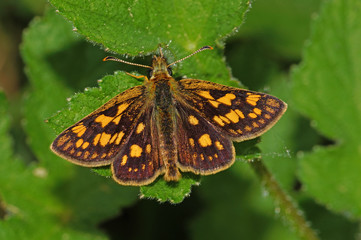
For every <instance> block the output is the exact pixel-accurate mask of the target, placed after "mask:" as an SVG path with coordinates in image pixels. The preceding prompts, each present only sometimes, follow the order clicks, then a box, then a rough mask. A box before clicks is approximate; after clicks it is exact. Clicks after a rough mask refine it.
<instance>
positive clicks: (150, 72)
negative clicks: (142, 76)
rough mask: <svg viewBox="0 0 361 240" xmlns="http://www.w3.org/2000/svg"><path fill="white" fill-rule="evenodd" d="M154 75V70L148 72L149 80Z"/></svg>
mask: <svg viewBox="0 0 361 240" xmlns="http://www.w3.org/2000/svg"><path fill="white" fill-rule="evenodd" d="M152 75H153V70H150V71H149V72H148V78H151V77H152Z"/></svg>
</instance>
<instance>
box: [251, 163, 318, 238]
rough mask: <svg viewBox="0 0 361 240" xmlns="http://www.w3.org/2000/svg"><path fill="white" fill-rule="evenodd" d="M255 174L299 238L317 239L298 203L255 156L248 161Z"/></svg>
mask: <svg viewBox="0 0 361 240" xmlns="http://www.w3.org/2000/svg"><path fill="white" fill-rule="evenodd" d="M249 162H250V163H251V166H252V168H253V170H254V171H255V173H256V174H257V176H258V177H259V178H260V180H261V182H262V184H263V185H264V187H265V188H266V190H267V191H268V192H269V193H270V195H271V196H272V197H273V198H274V201H275V204H276V210H278V211H279V213H280V214H281V216H283V217H284V219H285V220H286V222H288V224H289V225H290V226H291V227H292V228H293V229H294V230H295V231H296V232H297V234H298V235H299V237H300V238H301V239H307V240H318V239H319V238H318V236H317V234H316V232H315V231H314V230H313V229H312V228H311V226H310V224H309V223H308V222H307V221H306V219H305V216H304V214H303V212H302V210H301V209H300V208H299V207H298V205H297V204H296V203H295V201H293V200H292V199H291V197H290V196H289V195H288V194H286V192H285V191H284V190H283V189H282V188H281V186H280V185H279V184H278V182H277V181H276V180H275V178H274V177H273V175H272V174H271V173H270V172H269V171H268V169H267V167H266V166H265V165H264V164H263V162H262V160H261V158H256V159H254V160H253V161H249Z"/></svg>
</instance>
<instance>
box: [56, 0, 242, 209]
mask: <svg viewBox="0 0 361 240" xmlns="http://www.w3.org/2000/svg"><path fill="white" fill-rule="evenodd" d="M52 4H53V5H54V6H55V7H56V8H57V9H58V11H59V12H60V13H61V14H62V15H64V16H65V17H66V18H68V19H69V20H71V21H72V23H73V24H74V26H75V28H76V29H77V31H78V32H79V33H81V34H84V35H86V37H87V38H88V39H89V40H91V41H93V42H95V43H98V44H102V45H103V46H104V47H106V48H107V49H110V50H111V51H115V52H117V53H122V54H127V55H136V54H143V55H144V54H145V55H146V54H149V53H150V52H154V51H155V50H156V49H157V48H158V47H159V44H161V45H162V46H163V47H165V48H164V49H163V52H164V54H165V55H166V56H167V57H168V58H169V61H172V60H178V59H180V58H182V57H185V56H187V55H188V54H190V53H192V52H193V51H194V50H196V49H198V48H200V47H202V46H203V45H215V44H218V45H219V46H220V47H222V44H223V42H222V41H223V40H224V39H225V37H226V36H228V35H230V34H232V33H233V32H234V30H235V29H237V28H238V27H239V25H240V24H241V23H242V21H243V16H244V14H245V12H246V11H247V9H248V7H249V2H248V1H226V2H217V1H208V2H205V1H192V4H191V7H189V8H184V6H187V5H189V4H190V2H189V1H157V2H154V1H152V2H151V1H148V2H145V1H144V2H142V3H139V2H133V1H129V2H122V3H119V2H107V3H104V2H103V1H93V2H92V4H88V2H85V1H72V2H71V3H70V2H69V1H56V0H54V1H52ZM160 6H161V7H160ZM159 9H167V11H160V10H159ZM172 11H176V12H177V15H174V14H175V12H172ZM175 16H176V17H175ZM165 44H169V46H168V47H166V46H165ZM222 55H223V51H222V50H221V49H219V48H217V49H216V50H213V51H208V52H204V53H200V54H197V55H195V56H193V57H192V58H189V59H187V60H186V61H184V62H182V63H181V64H179V65H178V64H177V65H178V66H176V67H175V68H174V72H175V77H177V78H178V77H182V76H187V77H189V78H203V79H206V80H213V81H215V82H218V83H223V84H228V85H233V86H237V85H238V83H237V82H236V81H230V73H229V69H228V68H227V66H226V64H225V62H224V59H223V56H222ZM134 62H136V61H134ZM103 64H110V63H103ZM118 66H119V65H118ZM120 67H122V68H123V65H120ZM141 71H143V70H142V69H141ZM139 84H140V82H139V81H138V80H135V79H134V78H133V79H132V78H131V77H129V76H127V75H125V74H124V73H122V72H116V73H115V75H113V76H107V77H104V78H103V79H102V81H101V82H100V83H99V88H90V89H87V90H86V91H85V92H84V93H80V94H77V95H75V96H74V97H72V98H71V100H70V101H69V107H68V109H66V110H64V111H62V112H61V113H58V114H57V115H55V116H54V117H52V118H51V119H49V123H50V124H51V126H52V127H53V128H55V129H56V131H57V132H58V133H59V132H60V131H61V130H63V129H64V128H66V127H68V126H70V125H71V124H73V123H75V122H76V121H78V120H79V119H81V118H82V117H84V116H86V115H87V114H89V113H90V112H92V111H94V110H95V109H96V108H98V107H100V106H101V105H102V104H103V103H105V102H106V101H107V100H109V99H110V98H111V97H114V96H115V95H116V94H118V93H120V92H122V91H124V90H125V89H127V88H129V87H131V86H134V85H139ZM94 171H96V172H98V173H99V174H101V175H105V176H109V175H111V172H110V171H109V170H106V169H105V168H100V169H96V168H94ZM185 176H187V174H185ZM193 184H197V180H196V178H194V177H191V178H188V177H184V178H183V179H182V180H181V181H180V183H179V184H173V185H172V184H168V183H166V182H164V180H163V179H160V180H159V181H157V183H156V184H154V185H151V186H147V187H144V188H142V189H141V194H142V195H144V197H146V198H148V197H149V198H155V197H157V198H158V199H159V201H170V202H174V203H176V202H180V201H181V200H182V199H183V198H184V197H185V196H186V195H187V194H189V193H190V187H191V185H193ZM165 189H167V190H165Z"/></svg>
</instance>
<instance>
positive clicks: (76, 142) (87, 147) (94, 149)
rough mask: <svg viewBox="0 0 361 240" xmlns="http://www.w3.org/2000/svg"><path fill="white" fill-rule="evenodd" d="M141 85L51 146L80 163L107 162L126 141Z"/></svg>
mask: <svg viewBox="0 0 361 240" xmlns="http://www.w3.org/2000/svg"><path fill="white" fill-rule="evenodd" d="M144 91H145V88H144V86H137V87H134V88H130V89H128V90H127V91H125V92H122V93H120V94H118V95H117V96H115V97H114V98H112V99H111V100H110V101H108V102H107V103H105V104H104V105H103V106H101V107H100V108H99V109H97V110H96V111H94V112H92V113H91V114H89V115H88V116H86V117H85V118H83V119H82V120H80V121H79V122H77V123H76V124H74V125H73V126H71V127H69V128H67V129H66V130H64V131H63V132H62V133H61V134H60V135H59V136H58V137H57V138H56V139H55V140H54V142H53V143H52V144H51V146H50V148H51V149H52V150H53V151H54V152H55V153H56V154H57V155H59V156H61V157H63V158H65V159H67V160H69V161H71V162H73V163H75V164H78V165H82V166H88V167H97V166H104V165H109V164H110V163H111V162H112V161H113V159H114V157H115V156H116V155H117V154H118V153H119V151H120V149H121V148H122V146H123V145H124V144H125V142H126V141H127V139H128V137H129V135H130V133H131V130H132V129H133V128H134V126H135V124H136V121H137V119H138V118H139V116H140V113H141V112H142V111H143V109H144V108H143V106H144V101H145V97H144Z"/></svg>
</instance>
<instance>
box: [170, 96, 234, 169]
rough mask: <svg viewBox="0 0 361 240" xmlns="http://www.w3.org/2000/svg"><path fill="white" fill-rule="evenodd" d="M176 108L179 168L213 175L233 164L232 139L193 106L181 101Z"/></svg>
mask: <svg viewBox="0 0 361 240" xmlns="http://www.w3.org/2000/svg"><path fill="white" fill-rule="evenodd" d="M175 107H176V109H177V120H176V122H177V132H176V134H175V135H176V137H177V148H178V163H179V168H180V169H181V170H182V171H183V172H187V171H191V172H193V173H195V174H211V173H216V172H218V171H221V170H223V169H225V168H228V167H229V166H230V165H232V164H233V162H234V147H233V144H232V142H231V141H230V140H229V139H228V138H226V137H224V136H223V135H221V134H219V132H218V130H217V129H216V128H215V127H214V126H212V124H210V123H209V122H207V121H206V120H205V119H204V118H203V117H202V116H201V115H200V114H199V113H198V112H197V111H195V110H193V109H192V108H189V106H184V105H182V104H181V103H177V104H176V105H175Z"/></svg>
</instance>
